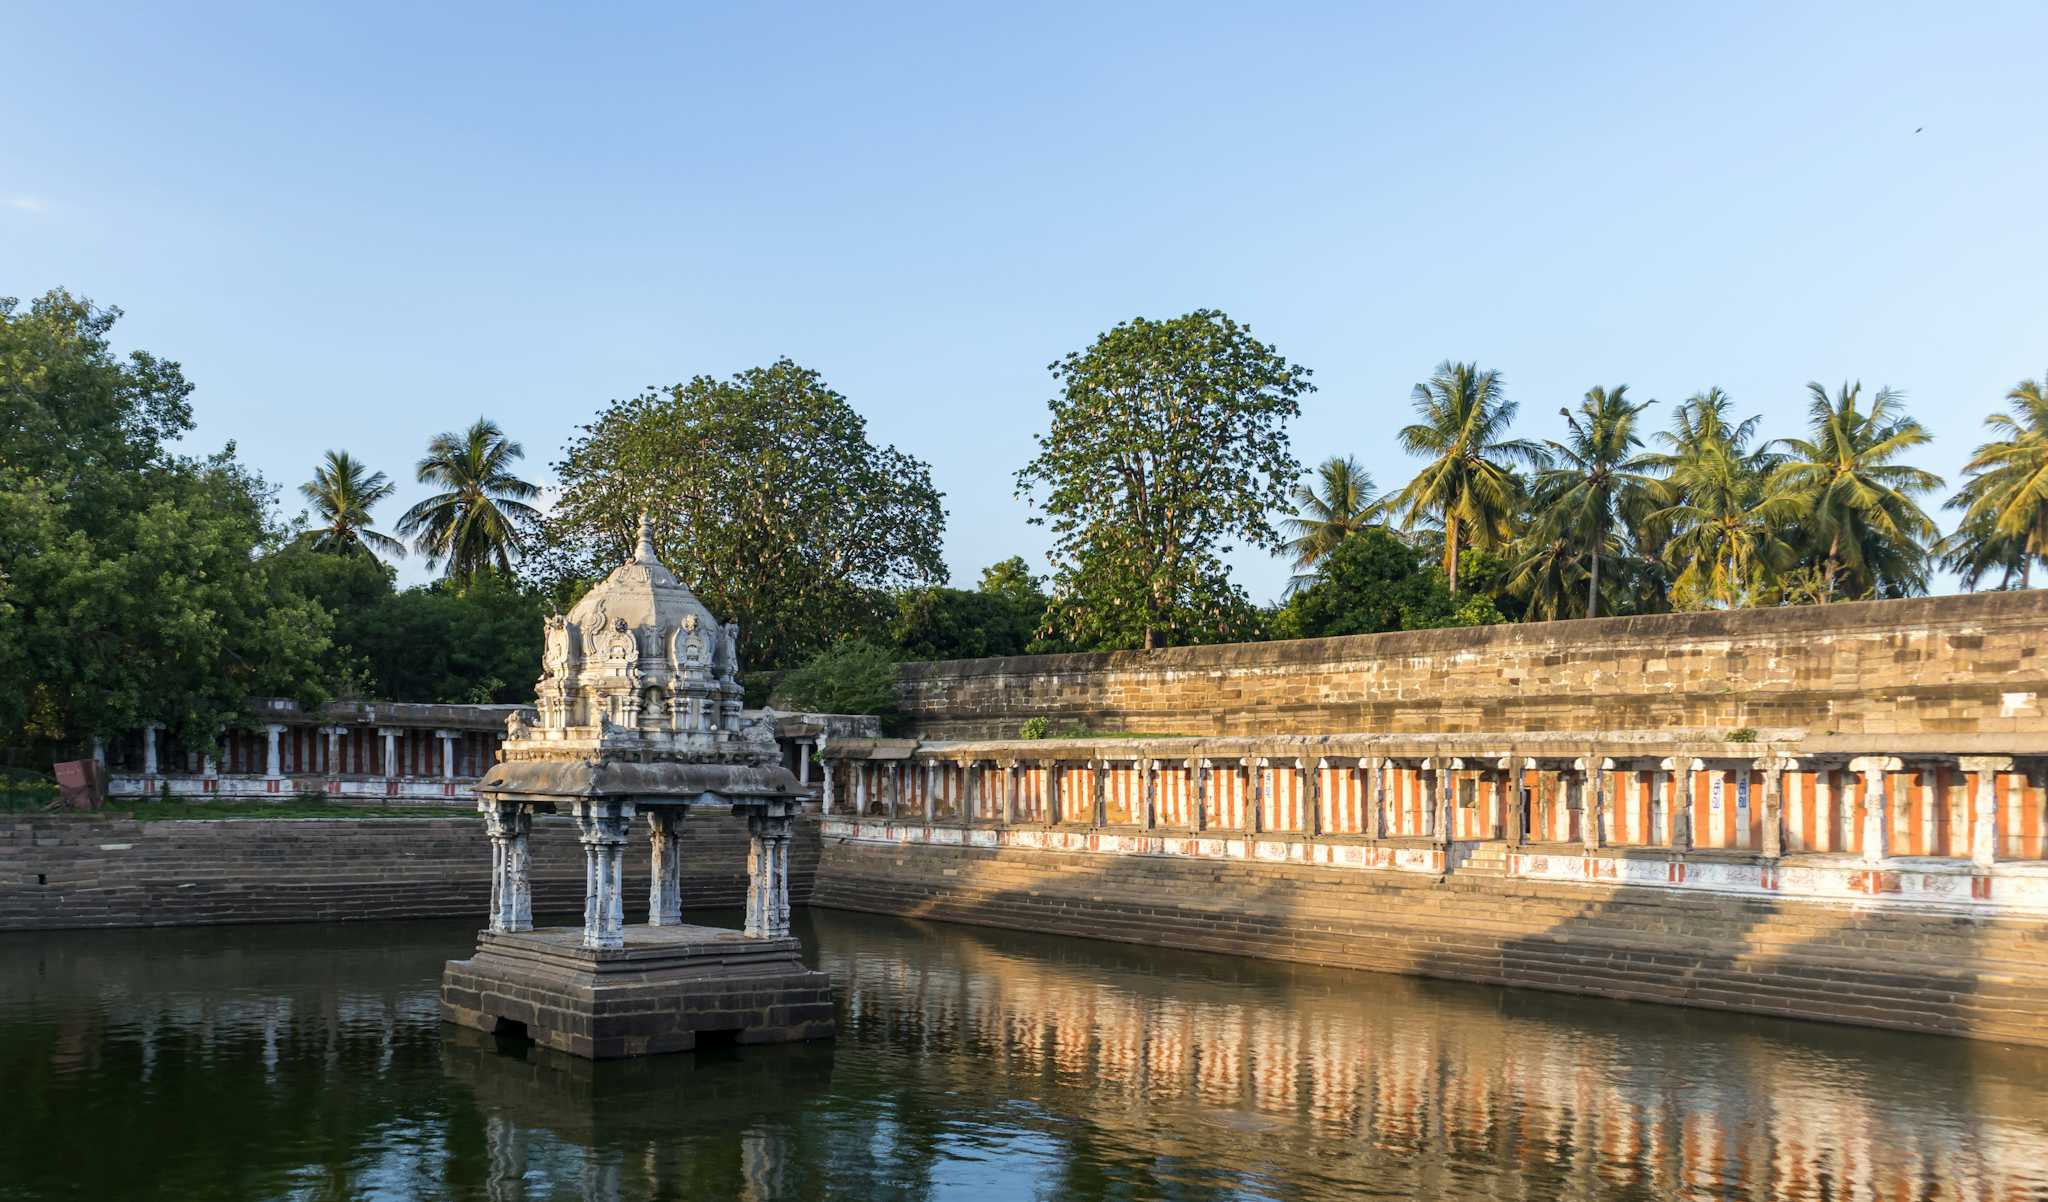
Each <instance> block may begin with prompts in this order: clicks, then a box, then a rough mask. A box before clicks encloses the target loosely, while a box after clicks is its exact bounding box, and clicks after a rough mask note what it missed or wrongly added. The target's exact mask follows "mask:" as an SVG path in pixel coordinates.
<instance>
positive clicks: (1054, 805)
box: [1041, 760, 1063, 826]
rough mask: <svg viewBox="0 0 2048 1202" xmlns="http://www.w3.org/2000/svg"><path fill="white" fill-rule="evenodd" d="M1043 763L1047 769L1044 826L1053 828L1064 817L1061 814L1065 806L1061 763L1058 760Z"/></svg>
mask: <svg viewBox="0 0 2048 1202" xmlns="http://www.w3.org/2000/svg"><path fill="white" fill-rule="evenodd" d="M1041 763H1042V764H1043V766H1044V768H1045V814H1044V818H1045V821H1044V822H1043V823H1042V825H1044V826H1051V825H1053V824H1054V823H1056V822H1058V821H1059V820H1060V818H1061V817H1062V815H1061V813H1060V806H1061V805H1062V804H1063V803H1062V802H1061V801H1060V763H1059V761H1058V760H1046V761H1041Z"/></svg>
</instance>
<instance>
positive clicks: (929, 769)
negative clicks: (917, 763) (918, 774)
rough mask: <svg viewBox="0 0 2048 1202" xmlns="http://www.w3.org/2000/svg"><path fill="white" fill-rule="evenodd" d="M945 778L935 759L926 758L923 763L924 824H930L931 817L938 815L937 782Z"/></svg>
mask: <svg viewBox="0 0 2048 1202" xmlns="http://www.w3.org/2000/svg"><path fill="white" fill-rule="evenodd" d="M944 779H946V778H945V776H944V775H943V774H942V770H941V767H940V764H939V761H937V760H926V761H925V764H924V824H925V825H926V826H930V825H931V824H932V819H934V818H936V817H938V816H939V782H940V781H942V780H944Z"/></svg>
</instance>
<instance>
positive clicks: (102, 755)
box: [92, 735, 107, 768]
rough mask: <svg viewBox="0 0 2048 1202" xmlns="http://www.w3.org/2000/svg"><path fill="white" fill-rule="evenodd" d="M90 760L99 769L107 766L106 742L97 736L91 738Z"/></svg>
mask: <svg viewBox="0 0 2048 1202" xmlns="http://www.w3.org/2000/svg"><path fill="white" fill-rule="evenodd" d="M92 758H93V762H94V763H96V764H98V765H99V766H100V767H102V768H104V767H106V766H107V741H106V740H105V739H103V738H101V737H100V736H98V735H94V736H93V737H92Z"/></svg>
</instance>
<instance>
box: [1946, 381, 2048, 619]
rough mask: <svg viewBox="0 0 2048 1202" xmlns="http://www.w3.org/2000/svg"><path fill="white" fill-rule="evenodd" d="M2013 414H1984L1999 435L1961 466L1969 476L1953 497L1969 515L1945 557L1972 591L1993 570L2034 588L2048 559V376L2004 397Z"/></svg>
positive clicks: (2015, 388) (1953, 502)
mask: <svg viewBox="0 0 2048 1202" xmlns="http://www.w3.org/2000/svg"><path fill="white" fill-rule="evenodd" d="M2005 399H2006V402H2007V405H2008V407H2010V408H2011V410H2012V414H2011V415H2010V416H2007V415H2006V414H2003V413H1994V414H1992V415H1991V416H1989V417H1987V418H1985V419H1984V424H1985V425H1986V426H1988V427H1990V429H1991V431H1992V432H1993V433H1994V434H1997V435H2000V437H1997V438H1994V439H1993V440H1992V441H1990V442H1987V443H1985V444H1983V445H1982V446H1980V447H1978V448H1977V450H1976V451H1975V452H1974V453H1973V454H1972V455H1971V456H1970V461H1969V462H1968V463H1966V464H1964V465H1963V474H1964V475H1965V476H1968V477H1969V479H1968V480H1966V481H1964V483H1963V487H1962V488H1961V489H1959V490H1957V492H1956V495H1955V496H1954V497H1953V498H1951V499H1950V500H1949V502H1948V508H1950V509H1960V510H1962V511H1963V520H1962V523H1961V525H1960V526H1959V527H1958V528H1957V530H1956V533H1955V534H1954V535H1952V536H1951V537H1950V538H1949V540H1948V541H1947V542H1946V543H1945V544H1944V548H1945V550H1946V552H1947V554H1946V556H1945V558H1944V560H1943V562H1944V564H1945V566H1947V567H1948V568H1949V569H1950V570H1952V571H1955V572H1958V573H1961V574H1962V576H1963V577H1964V579H1965V581H1966V582H1967V583H1968V584H1969V586H1970V587H1971V588H1975V587H1977V581H1978V580H1979V579H1981V578H1982V577H1983V576H1984V575H1985V574H1986V573H1988V572H1989V571H1991V570H1992V569H1993V568H1999V569H2003V571H2004V576H2005V579H2004V583H2003V584H2001V586H2000V587H2009V586H2010V585H2011V583H2012V581H2013V578H2014V575H2015V569H2017V575H2018V579H2019V586H2020V587H2021V588H2028V587H2031V585H2032V582H2033V567H2034V561H2035V560H2037V559H2042V558H2044V557H2048V376H2043V377H2042V378H2041V379H2039V380H2021V381H2020V382H2019V383H2018V384H2015V385H2013V388H2012V391H2010V392H2008V393H2006V394H2005Z"/></svg>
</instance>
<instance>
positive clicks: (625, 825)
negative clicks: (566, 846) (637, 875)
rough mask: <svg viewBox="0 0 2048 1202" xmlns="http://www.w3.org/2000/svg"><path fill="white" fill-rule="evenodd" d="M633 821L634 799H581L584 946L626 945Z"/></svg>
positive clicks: (578, 811) (578, 820) (578, 806)
mask: <svg viewBox="0 0 2048 1202" xmlns="http://www.w3.org/2000/svg"><path fill="white" fill-rule="evenodd" d="M632 824H633V803H632V802H630V801H579V802H577V803H576V827H577V829H578V830H579V831H581V832H582V835H581V838H582V842H583V946H584V947H588V948H599V949H603V948H620V947H624V946H625V945H626V906H625V896H624V892H623V888H624V869H625V857H626V842H627V839H628V837H629V835H630V833H631V827H632Z"/></svg>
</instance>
